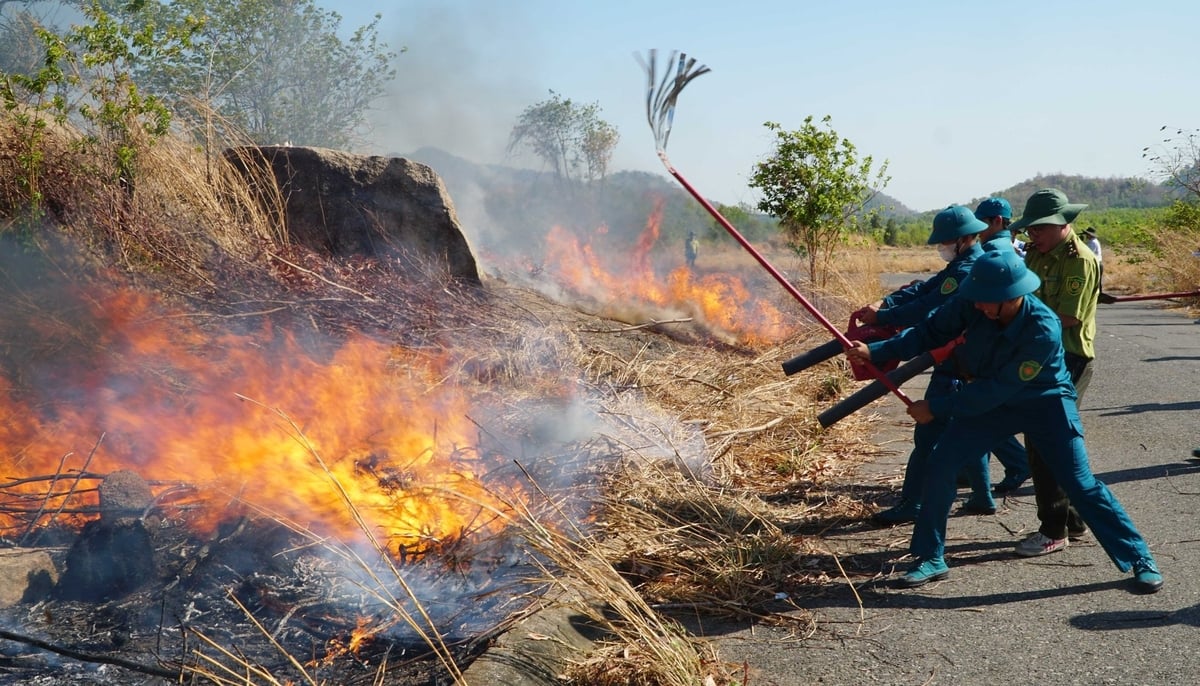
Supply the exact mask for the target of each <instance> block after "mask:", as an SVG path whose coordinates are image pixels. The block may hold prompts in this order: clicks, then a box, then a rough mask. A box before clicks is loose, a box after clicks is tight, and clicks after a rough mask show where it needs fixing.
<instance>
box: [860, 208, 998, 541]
mask: <svg viewBox="0 0 1200 686" xmlns="http://www.w3.org/2000/svg"><path fill="white" fill-rule="evenodd" d="M985 228H987V224H984V223H983V222H981V221H979V220H978V219H976V218H975V216H974V215H973V214H971V211H970V210H968V209H967V208H965V207H962V206H960V205H951V206H949V207H947V208H946V209H944V210H942V211H941V212H938V213H937V216H935V217H934V218H933V231H931V232H930V234H929V240H928V241H927V243H928V244H929V245H936V246H938V253H939V254H940V255H941V257H942V259H944V260H946V261H947V264H946V266H945V268H944V269H942V270H941V271H940V272H938V273H937V274H935V275H934V276H932V277H931V278H930V279H929V280H927V281H921V282H918V283H915V284H911V285H909V286H905V287H904V288H901V289H899V290H897V291H895V292H894V293H892V294H891V295H889V296H887V297H886V298H884V299H883V300H880V301H878V302H875V303H872V304H870V305H867V306H866V307H864V308H862V309H860V310H858V311H857V312H855V313H854V316H855V317H856V318H857V319H859V320H860V321H862V322H863V323H864V324H871V325H875V324H879V325H884V326H893V327H896V328H907V327H910V326H914V325H916V324H919V323H920V322H921V321H922V320H924V319H925V317H927V316H928V315H929V313H930V312H932V311H934V310H935V309H937V308H938V307H939V306H941V305H942V303H944V302H946V300H947V299H949V298H950V297H951V296H953V295H954V294H955V293H956V292H957V291H958V285H959V284H960V283H962V280H963V279H964V278H966V276H967V274H968V273H969V272H970V271H971V265H972V264H974V263H975V260H976V258H978V257H979V256H980V255H982V254H983V249H982V248H980V247H979V243H978V241H977V240H976V238H977V237H978V235H979V233H980V232H981V231H983V230H984V229H985ZM962 383H963V380H962V379H961V378H960V377H959V375H958V371H957V370H956V369H955V368H954V364H953V362H950V361H948V362H944V363H942V364H940V365H938V366H936V367H934V369H933V374H932V376H930V379H929V385H928V386H927V387H926V389H925V397H926V398H933V397H939V396H944V395H949V394H951V393H953V392H954V391H955V390H957V389H958V387H959V386H961V385H962ZM944 426H945V423H944V422H932V423H929V424H917V425H916V426H915V427H913V449H912V452H911V453H909V456H908V464H907V466H906V467H905V469H904V485H903V486H901V488H900V502H899V504H897V505H895V506H894V507H890V508H888V509H886V510H883V511H882V512H879V513H877V514H876V515H875V517H874V519H875V521H876V522H879V523H880V524H901V523H904V522H911V521H913V520H914V519H916V516H917V512H918V511H919V510H920V509H921V485H922V483H923V482H924V480H925V473H926V471H927V466H926V463H927V461H928V459H929V453H930V452H931V451H932V450H933V446H934V445H935V444H936V443H937V441H938V436H939V435H940V434H941V432H942V429H943V428H944ZM966 472H967V481H968V483H969V484H970V485H971V491H972V493H971V497H970V498H969V499H968V500H967V502H966V503H965V504H964V505H963V510H964V511H965V512H970V513H974V514H993V513H995V512H996V502H995V500H993V499H992V492H991V483H990V480H989V479H988V475H987V454H986V453H983V454H981V455H980V457H979V459H978V460H972V461H971V462H969V463H968V464H967V467H966Z"/></svg>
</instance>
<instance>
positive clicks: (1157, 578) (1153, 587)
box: [1133, 557, 1163, 593]
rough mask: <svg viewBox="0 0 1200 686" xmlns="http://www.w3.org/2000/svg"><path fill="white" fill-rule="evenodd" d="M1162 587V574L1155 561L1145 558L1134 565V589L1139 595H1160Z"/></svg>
mask: <svg viewBox="0 0 1200 686" xmlns="http://www.w3.org/2000/svg"><path fill="white" fill-rule="evenodd" d="M1162 585H1163V576H1162V572H1160V571H1158V565H1156V564H1154V560H1151V559H1150V558H1148V557H1143V558H1141V559H1140V560H1138V561H1137V562H1134V563H1133V587H1134V589H1136V590H1137V591H1138V592H1139V593H1158V589H1160V588H1162Z"/></svg>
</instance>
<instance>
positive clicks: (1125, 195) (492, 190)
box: [398, 147, 1179, 239]
mask: <svg viewBox="0 0 1200 686" xmlns="http://www.w3.org/2000/svg"><path fill="white" fill-rule="evenodd" d="M398 156H401V157H407V158H409V159H412V160H415V161H418V162H422V163H424V164H428V165H429V166H430V167H432V168H433V169H434V170H435V171H437V172H438V174H439V175H441V177H442V179H443V180H444V181H445V183H446V187H447V188H448V189H449V191H450V195H451V197H452V198H454V199H455V203H456V205H458V206H459V210H460V213H461V214H462V215H463V218H464V223H465V224H468V225H483V226H489V225H494V224H495V223H496V222H497V221H498V220H500V219H501V217H500V216H497V212H495V211H493V210H497V209H498V207H493V208H492V209H488V208H486V207H473V206H472V203H474V202H477V201H478V202H483V203H485V204H488V205H493V206H496V205H498V204H502V203H500V202H499V201H498V200H497V199H496V198H495V197H493V194H497V193H498V194H500V195H503V194H505V193H506V192H509V191H512V190H514V189H516V188H520V189H522V191H523V192H528V193H530V194H531V196H530V197H532V198H535V199H537V198H540V199H541V200H539V201H538V202H536V203H535V206H533V207H531V206H530V205H525V206H524V207H523V208H522V211H521V213H520V215H519V216H510V217H508V218H507V219H505V220H504V221H513V222H519V223H525V224H527V223H528V222H529V221H531V220H536V219H537V218H538V216H540V215H542V214H544V212H543V211H544V210H546V209H548V208H547V207H546V205H547V204H550V205H554V204H560V203H561V202H562V201H564V200H566V201H568V203H567V206H565V207H560V208H559V212H552V213H551V214H562V213H564V212H565V213H566V214H569V215H570V216H573V217H575V218H577V219H578V218H580V209H581V208H580V207H579V206H578V204H576V203H575V202H574V201H575V200H577V199H578V198H576V197H574V196H573V195H572V194H571V193H567V194H566V196H565V197H564V194H563V190H564V189H563V186H562V184H561V183H560V182H559V181H558V180H557V179H556V178H555V177H554V175H553V174H550V173H547V172H538V171H533V170H528V169H518V168H514V167H506V166H503V165H491V164H479V163H475V162H472V161H470V160H467V159H464V158H461V157H457V156H455V155H452V154H450V153H448V152H446V151H444V150H441V149H438V148H433V147H424V148H420V149H418V150H416V151H413V152H411V153H407V154H403V155H399V154H398ZM590 185H593V186H598V187H600V188H602V189H603V192H602V194H601V195H602V196H603V197H604V198H605V200H603V201H601V202H600V203H599V204H598V205H597V206H595V207H593V208H592V209H594V210H596V211H597V212H598V214H595V215H593V219H594V220H595V221H596V222H598V223H605V224H608V225H609V227H610V229H611V228H612V223H613V220H614V219H616V220H617V223H622V222H628V221H632V222H634V223H635V224H636V225H637V227H638V229H640V228H641V223H642V222H644V220H645V217H646V216H647V213H646V212H644V211H643V210H645V209H647V205H646V204H645V203H643V202H640V201H637V200H634V201H632V202H631V199H637V198H642V197H645V196H647V195H652V196H657V197H660V198H663V199H664V200H665V202H666V206H667V210H666V216H665V217H664V221H663V233H664V234H665V235H666V236H667V237H668V238H671V237H681V236H682V235H683V234H684V233H686V231H688V230H689V229H692V228H694V227H696V226H699V225H703V226H706V227H710V228H715V227H711V225H712V220H711V219H709V218H708V217H707V216H706V215H705V213H704V211H703V209H702V208H700V207H699V205H697V204H696V203H695V202H694V200H692V199H691V197H690V196H689V195H688V194H687V192H686V191H685V190H683V189H682V188H680V187H679V186H678V185H677V184H676V183H675V182H673V180H672V179H670V178H669V177H667V176H665V175H662V174H653V173H649V172H642V171H618V172H614V173H612V174H610V175H609V176H608V177H607V178H606V179H604V180H603V181H600V182H594V183H593V184H590ZM1041 188H1060V189H1062V190H1063V191H1064V192H1066V194H1067V197H1069V198H1071V200H1072V201H1077V202H1084V203H1087V204H1088V206H1089V209H1090V210H1092V211H1096V210H1104V209H1113V208H1128V209H1147V208H1155V207H1166V206H1168V205H1170V204H1171V203H1172V202H1173V201H1174V200H1175V199H1177V198H1178V197H1179V195H1178V193H1177V192H1176V191H1174V190H1173V189H1171V188H1168V187H1166V186H1164V185H1163V184H1160V183H1155V182H1153V181H1149V180H1147V179H1141V178H1136V177H1110V178H1099V177H1089V176H1079V175H1068V174H1039V175H1037V176H1034V177H1032V178H1029V179H1026V180H1024V181H1021V182H1019V183H1015V184H1013V185H1012V186H1009V187H1008V188H1005V189H1002V190H996V191H993V192H990V193H987V194H984V195H981V196H979V197H976V198H971V199H968V200H963V201H962V203H963V204H964V205H967V206H969V207H974V206H975V205H976V204H978V203H979V201H980V200H983V199H984V198H986V197H990V196H998V197H1002V198H1006V199H1008V201H1009V202H1011V203H1012V205H1013V208H1014V210H1015V211H1016V212H1017V213H1018V214H1019V213H1020V211H1021V207H1022V205H1023V204H1024V201H1025V199H1026V198H1028V197H1029V196H1030V195H1032V194H1033V193H1034V192H1035V191H1037V190H1038V189H1041ZM505 189H508V191H506V190H505ZM489 198H490V200H489ZM527 199H528V198H527ZM712 202H713V203H714V204H715V205H717V206H718V208H720V209H722V212H723V213H725V212H726V211H728V212H729V214H727V218H728V219H730V221H732V222H733V223H734V224H735V225H736V226H737V227H738V229H739V230H741V231H742V232H743V233H745V234H746V235H747V236H748V237H750V236H754V237H756V238H759V239H765V238H768V237H770V236H771V235H773V234H774V229H773V226H774V222H773V221H772V220H771V219H770V218H769V217H767V216H766V215H763V214H762V213H759V212H756V211H754V209H753V208H752V207H744V206H743V207H739V208H728V207H723V206H722V205H721V204H720V203H718V202H716V201H715V200H713V201H712ZM539 208H540V209H539ZM632 208H636V209H637V212H634V213H633V216H630V214H629V212H628V210H630V209H632ZM867 209H868V210H870V209H878V210H879V212H880V216H881V218H882V219H884V220H887V219H895V220H896V221H898V222H901V223H906V222H911V221H916V222H920V223H924V222H926V220H929V219H931V218H932V217H933V214H934V213H935V212H936V211H937V210H929V211H919V210H914V209H912V208H910V207H908V206H906V205H905V204H904V203H903V202H901V201H900V200H898V199H896V198H894V197H892V196H890V195H888V194H887V193H884V192H880V193H878V194H877V195H876V196H875V197H874V198H872V199H871V201H870V202H868V203H867ZM938 209H940V208H938ZM499 214H501V215H503V214H504V213H503V212H502V211H501V212H500V213H499ZM556 221H563V219H561V218H560V219H556ZM718 233H719V230H718ZM703 234H704V232H703V231H702V232H701V236H702V237H703Z"/></svg>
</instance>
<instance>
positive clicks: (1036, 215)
mask: <svg viewBox="0 0 1200 686" xmlns="http://www.w3.org/2000/svg"><path fill="white" fill-rule="evenodd" d="M1086 208H1087V205H1083V204H1080V203H1072V202H1067V194H1066V193H1063V192H1062V191H1060V190H1058V189H1057V188H1043V189H1042V190H1040V191H1038V192H1037V193H1034V194H1033V195H1031V196H1029V200H1028V201H1027V202H1026V203H1025V211H1024V212H1022V213H1021V218H1020V219H1018V220H1017V221H1015V222H1013V223H1012V226H1010V227H1008V228H1009V230H1011V231H1019V230H1021V229H1023V228H1025V227H1027V226H1037V225H1039V224H1058V225H1060V226H1061V225H1063V224H1070V223H1071V222H1073V221H1075V217H1077V216H1079V213H1080V212H1082V211H1083V210H1084V209H1086Z"/></svg>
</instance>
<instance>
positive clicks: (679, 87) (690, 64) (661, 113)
mask: <svg viewBox="0 0 1200 686" xmlns="http://www.w3.org/2000/svg"><path fill="white" fill-rule="evenodd" d="M657 53H658V51H656V50H651V51H650V54H649V58H648V59H643V58H642V56H641V55H637V59H638V62H640V63H641V65H642V68H643V69H645V70H646V74H647V76H648V77H649V87H648V88H647V89H646V120H647V121H648V122H649V123H650V130H651V131H652V132H653V133H654V141H655V143H656V144H657V146H658V158H659V159H660V160H662V163H663V165H664V166H665V167H666V168H667V173H669V174H670V175H671V176H673V177H674V178H675V180H676V181H678V182H679V183H680V185H682V186H683V187H684V189H685V190H687V192H688V193H690V194H691V196H692V197H693V198H695V199H696V201H697V202H699V203H700V205H701V206H702V207H703V208H704V209H705V211H707V212H708V213H709V214H710V215H712V217H713V219H716V220H717V223H718V224H720V225H721V226H722V227H723V228H724V229H725V231H727V232H728V233H729V235H730V236H733V238H734V240H736V241H737V242H738V243H739V244H740V245H741V246H742V247H743V248H745V249H746V252H748V253H750V255H751V256H752V257H753V258H754V259H755V260H756V261H757V262H758V263H759V264H760V265H762V267H763V269H765V270H767V273H769V274H770V275H771V276H772V277H773V278H774V279H775V280H776V281H778V282H779V284H780V285H781V286H783V288H784V290H786V291H787V292H788V293H789V294H790V295H791V296H792V297H793V298H795V299H796V300H797V301H799V303H800V304H801V305H802V306H803V307H804V309H805V310H808V313H809V314H811V315H812V316H813V318H814V319H816V320H817V321H818V322H819V323H820V324H821V326H824V327H825V328H826V329H828V330H829V332H830V333H832V334H833V337H834V338H835V339H836V340H837V342H838V343H839V344H840V345H841V346H842V349H844V350H846V349H849V348H851V347H853V344H852V343H851V342H850V340H849V339H848V338H846V335H845V334H843V333H842V332H841V331H840V330H838V328H837V327H836V326H834V325H833V324H832V323H830V321H829V320H828V319H826V318H825V316H824V315H822V314H821V312H820V310H818V309H817V308H816V306H814V305H813V304H812V303H810V302H809V301H808V299H807V298H805V297H804V295H803V294H802V293H800V291H799V290H797V289H796V287H795V286H793V285H792V284H791V282H789V281H788V280H787V278H786V277H784V276H783V274H782V273H781V272H780V271H779V270H777V269H775V267H773V266H772V265H771V263H770V262H768V261H767V258H765V257H763V255H762V254H761V253H760V252H758V251H757V250H755V249H754V246H753V245H751V244H750V242H749V241H747V240H746V238H745V237H744V236H742V234H741V232H739V231H738V230H737V229H736V228H734V226H733V224H731V223H729V220H728V219H726V218H725V217H724V216H723V215H722V214H721V213H720V212H719V211H717V208H715V207H713V206H712V203H710V202H708V200H707V199H705V198H704V196H703V195H701V194H700V193H699V192H698V191H697V190H696V189H695V188H694V187H693V186H692V184H690V183H688V180H687V179H685V178H683V175H682V174H680V173H679V172H678V171H677V170H676V169H675V167H674V166H672V164H671V161H670V160H669V159H668V158H667V151H666V148H667V139H668V138H669V137H670V136H671V127H672V126H673V125H674V123H675V104H676V101H677V100H678V98H679V94H680V92H682V91H683V88H684V86H686V85H687V84H688V83H690V82H691V81H692V79H695V78H696V77H698V76H703V75H704V74H707V73H708V72H709V71H711V69H709V68H708V67H707V66H705V65H697V64H696V59H695V58H694V57H692V58H689V57H688V56H687V55H686V54H685V53H676V52H672V53H671V56H670V57H669V58H668V59H667V62H666V65H665V67H664V69H663V72H662V76H661V79H660V78H659V74H658V59H657V58H658V54H657ZM672 62H675V64H676V67H675V73H674V75H672V74H671V63H672ZM864 368H865V369H866V370H867V372H868V373H869V374H870V375H871V376H873V377H874V378H875V379H876V380H877V381H878V382H879V383H880V384H882V385H883V386H884V387H885V388H886V389H887V390H888V391H891V392H892V393H893V394H894V395H895V396H896V397H897V398H899V399H900V400H902V401H903V402H904V404H905V405H912V400H910V399H909V397H908V396H907V395H905V394H904V391H901V390H900V387H899V386H897V385H896V384H895V383H894V382H893V381H892V380H891V379H889V378H888V377H887V375H885V374H884V373H883V372H882V371H880V370H879V368H877V367H876V366H875V365H873V364H871V363H869V362H867V363H864Z"/></svg>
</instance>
